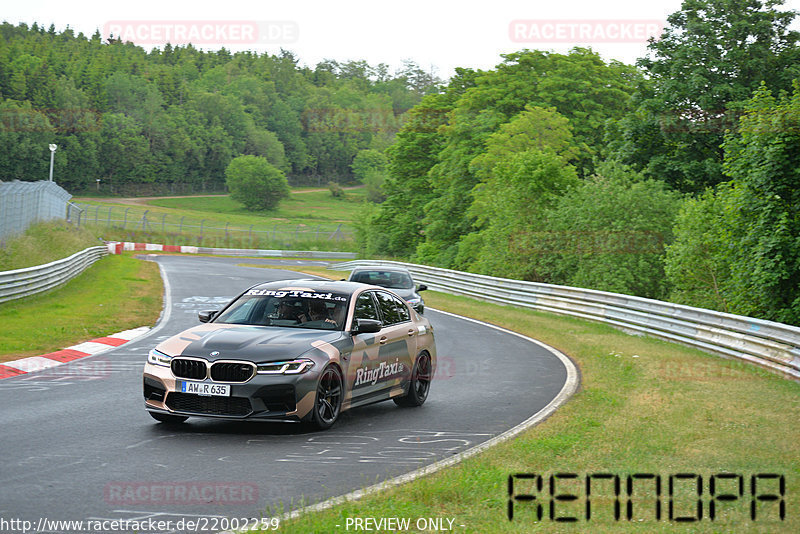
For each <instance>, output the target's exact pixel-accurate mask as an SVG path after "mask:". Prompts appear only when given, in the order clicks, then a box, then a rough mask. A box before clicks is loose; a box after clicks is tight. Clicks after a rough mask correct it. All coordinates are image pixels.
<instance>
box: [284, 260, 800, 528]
mask: <svg viewBox="0 0 800 534" xmlns="http://www.w3.org/2000/svg"><path fill="white" fill-rule="evenodd" d="M297 270H301V271H304V272H308V273H310V274H319V275H323V276H329V277H334V278H338V277H339V276H338V273H331V271H323V270H318V269H307V268H299V269H297ZM425 300H426V304H427V305H428V306H431V307H434V308H438V309H442V310H447V311H451V312H453V313H458V314H461V315H464V316H468V317H474V318H476V319H480V320H483V321H486V322H490V323H493V324H497V325H500V326H503V327H506V328H509V329H511V330H514V331H517V332H520V333H523V334H525V335H528V336H531V337H534V338H536V339H539V340H542V341H544V342H545V343H548V344H550V345H552V346H554V347H556V348H558V349H559V350H561V351H563V352H565V353H566V354H568V355H570V357H572V358H573V359H574V361H575V362H576V363H577V364H578V365H579V367H580V369H581V374H582V384H581V390H580V391H579V392H578V393H577V394H575V396H574V397H573V398H572V399H571V400H570V401H569V402H568V403H567V404H566V405H565V406H563V407H561V408H560V409H559V410H558V411H557V412H556V413H555V414H554V415H553V416H551V417H550V418H549V419H548V420H547V421H545V422H544V423H542V424H540V425H538V426H537V427H535V428H533V429H531V430H529V431H527V432H525V433H523V434H522V435H521V436H519V437H518V438H516V439H514V440H512V441H510V442H507V443H504V444H501V445H499V446H497V447H494V448H492V449H491V450H489V451H488V452H485V453H483V454H481V455H478V456H476V457H473V458H471V459H468V460H466V461H465V462H463V463H462V464H460V465H458V466H456V467H454V468H450V469H446V470H444V471H440V472H438V473H436V474H434V475H432V476H428V477H425V478H422V479H418V480H416V481H414V482H412V483H409V484H404V485H402V486H399V487H397V488H393V489H390V490H387V491H384V492H381V493H379V494H375V495H371V496H368V497H365V498H363V499H361V500H359V501H355V502H351V503H347V504H344V505H339V506H336V507H333V508H331V509H329V510H326V511H323V512H317V513H309V514H305V515H303V516H301V517H300V518H298V519H295V520H291V521H286V522H284V523H283V524H282V525H281V527H282V529H283V530H285V531H287V532H346V531H347V530H348V529H347V519H348V518H350V519H353V518H361V519H364V518H373V519H377V520H379V519H380V518H410V520H411V521H410V528H409V529H408V531H414V532H416V531H424V530H425V529H424V528H420V526H425V525H423V524H421V523H419V524H418V523H416V521H417V520H418V519H420V518H447V519H453V520H454V522H453V525H454V529H455V531H457V532H481V533H492V532H498V533H499V532H503V533H505V532H556V531H557V532H587V531H592V532H643V531H645V530H646V531H647V532H676V531H677V532H701V533H702V532H733V531H736V532H800V514H798V512H797V509H796V507H793V506H789V505H790V504H791V503H792V502H796V499H797V495H798V494H800V425H798V424H797V414H798V413H800V384H798V383H796V382H791V381H788V380H785V379H782V378H780V377H778V376H775V375H773V374H771V373H768V372H766V371H763V370H761V369H758V368H756V367H754V366H751V365H747V364H744V363H741V362H736V361H729V360H724V359H722V358H719V357H717V356H713V355H709V354H706V353H703V352H701V351H698V350H695V349H691V348H688V347H683V346H681V345H676V344H673V343H667V342H664V341H661V340H657V339H654V338H648V337H638V336H630V335H627V334H624V333H622V332H620V331H618V330H615V329H613V328H611V327H609V326H607V325H603V324H599V323H592V322H589V321H583V320H578V319H572V318H566V317H560V316H556V315H550V314H544V313H539V312H535V311H528V310H522V309H519V308H512V307H504V306H497V305H494V304H490V303H484V302H479V301H476V300H473V299H469V298H464V297H456V296H451V295H445V294H441V293H436V292H433V291H428V292H426V293H425ZM489 357H490V358H491V357H500V356H499V355H489ZM479 378H480V377H478V379H479ZM488 378H489V377H487V379H488ZM531 387H535V384H532V385H531ZM434 388H435V383H434ZM518 473H536V474H539V475H544V478H543V489H542V491H541V492H538V490H537V488H536V487H535V486H534V484H532V483H531V482H530V481H524V480H517V481H516V485H515V490H514V492H515V495H519V494H521V493H528V494H535V495H536V496H537V499H538V500H537V501H532V502H522V501H516V502H514V520H513V521H509V519H508V516H507V513H508V504H509V498H508V479H509V476H510V475H515V474H518ZM557 473H575V474H577V475H578V478H577V479H575V480H567V479H562V480H561V481H560V482H557V484H559V485H558V487H557V489H556V493H559V494H562V495H563V494H573V495H577V496H578V499H576V500H574V501H569V502H568V501H558V502H556V508H555V516H554V517H576V518H578V521H577V522H575V523H566V522H558V521H556V520H555V519H553V518H551V517H550V515H549V514H550V508H549V503H550V502H551V500H552V499H551V497H550V495H549V493H548V490H549V486H548V483H549V479H548V476H549V475H553V474H557ZM599 473H607V474H612V475H617V476H619V477H620V480H621V494H620V498H619V502H620V503H621V519H620V520H616V519H615V517H614V511H613V510H614V501H615V499H614V492H613V488H612V485H611V482H612V481H613V479H612V481H605V482H603V481H600V480H599V479H594V480H593V490H592V497H591V503H592V510H593V513H592V517H591V519H590V520H588V521H587V520H586V519H585V513H586V511H585V510H586V502H587V498H586V491H585V480H586V477H587V476H588V475H592V474H599ZM648 473H649V474H654V475H659V476H660V477H661V482H662V486H661V494H660V497H657V496H656V493H655V487H654V486H655V484H654V480H649V481H643V479H637V482H636V485H635V490H634V496H633V498H632V500H631V503H632V505H633V520H632V521H628V520H626V504H627V494H626V493H625V492H626V488H625V484H626V477H627V476H628V475H634V474H648ZM691 473H694V474H697V475H700V476H702V491H703V493H702V495H701V496H700V497H699V501H700V502H702V506H703V509H702V512H703V519H702V520H700V521H696V522H693V523H689V522H680V521H676V520H675V519H676V518H678V517H690V516H694V515H696V513H697V502H698V496H697V493H696V484H697V479H696V478H695V479H674V481H677V482H676V484H675V487H674V494H673V496H672V504H673V509H672V512H671V513H672V516H673V519H672V520H670V495H669V478H670V476H671V475H677V474H691ZM719 473H727V474H739V475H742V476H743V478H742V483H743V484H742V495H741V496H740V497H738V498H737V499H736V500H734V501H730V502H723V501H716V502H715V519H714V520H713V521H712V520H711V519H710V508H709V505H710V502H711V497H710V492H709V490H710V477H711V476H712V475H716V474H719ZM763 473H776V474H780V475H783V476H784V477H785V481H786V487H785V497H784V499H785V500H784V502H785V504H786V505H787V507H786V516H785V520H783V521H781V520H780V518H779V513H780V512H779V506H780V502H779V501H763V500H758V499H756V500H755V503H756V505H755V506H756V508H755V509H756V514H757V515H756V520H755V521H753V520H752V519H751V516H750V514H751V503H752V502H753V498H752V496H751V476H752V475H758V474H763ZM737 480H738V479H724V480H723V479H717V480H716V482H717V486H716V492H717V495H719V494H720V493H728V494H733V495H736V494H737V492H738V482H737ZM759 484H760V486H758V488H760V489H758V490H757V494H762V493H763V494H767V493H776V494H777V493H779V486H778V481H777V480H773V481H766V480H760V481H759ZM656 500H658V502H660V503H661V519H660V520H656V516H655V513H656V509H655V502H656ZM537 504H542V505H543V517H542V520H541V521H539V520H538V516H537ZM445 524H447V523H446V522H445ZM462 525H463V526H462ZM351 529H352V523H351ZM385 531H387V530H384V532H385ZM399 531H403V530H402V529H400V530H399Z"/></svg>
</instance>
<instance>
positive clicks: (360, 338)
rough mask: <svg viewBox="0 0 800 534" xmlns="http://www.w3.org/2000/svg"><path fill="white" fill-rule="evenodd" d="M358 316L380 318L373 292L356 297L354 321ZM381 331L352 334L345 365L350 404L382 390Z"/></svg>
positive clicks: (366, 399)
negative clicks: (347, 359)
mask: <svg viewBox="0 0 800 534" xmlns="http://www.w3.org/2000/svg"><path fill="white" fill-rule="evenodd" d="M358 319H373V320H377V321H380V320H381V315H380V313H379V312H378V302H377V301H376V299H375V296H374V291H364V292H362V293H360V294H359V295H357V296H356V301H355V304H354V310H353V323H354V324H355V321H356V320H358ZM381 335H382V332H378V333H375V334H356V335H354V336H353V339H352V340H353V350H352V352H351V354H350V363H349V364H348V366H347V371H346V380H347V391H348V395H347V396H346V397H345V401H347V397H348V396H349V397H350V399H351V402H352V404H353V405H357V404H360V403H362V402H366V401H368V400H369V399H371V398H373V397H374V396H375V395H376V394H377V393H378V392H379V391H381V390H382V389H383V385H382V383H381V381H380V380H379V378H378V374H379V373H380V372H381V371H380V369H381V368H380V362H381V359H380V350H381V347H382V345H381V344H380V341H379V340H380V338H381Z"/></svg>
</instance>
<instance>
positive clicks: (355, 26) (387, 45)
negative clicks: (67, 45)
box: [0, 0, 800, 78]
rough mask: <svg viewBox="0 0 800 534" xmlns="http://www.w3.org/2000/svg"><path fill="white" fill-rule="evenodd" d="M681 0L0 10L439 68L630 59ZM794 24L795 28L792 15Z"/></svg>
mask: <svg viewBox="0 0 800 534" xmlns="http://www.w3.org/2000/svg"><path fill="white" fill-rule="evenodd" d="M9 4H10V5H9ZM680 4H681V2H680V0H652V1H646V2H643V1H641V0H609V1H607V2H598V1H597V0H564V1H553V0H549V1H540V0H528V1H519V0H485V1H483V2H468V1H460V2H458V1H442V0H399V1H396V2H388V1H385V0H384V1H381V0H371V1H364V0H337V1H331V0H327V1H324V0H282V1H274V0H226V1H224V2H218V3H217V2H202V1H193V2H185V1H181V0H173V1H170V0H158V1H154V0H137V1H133V2H121V3H112V2H109V1H108V0H103V1H99V0H91V1H80V0H75V1H64V0H60V1H55V0H22V1H20V0H17V1H15V2H13V3H12V2H8V3H7V5H4V6H3V10H2V14H0V18H2V20H5V21H7V22H11V23H13V24H17V23H19V22H26V23H28V24H32V23H33V22H38V23H39V24H44V25H45V26H49V25H50V24H51V23H53V24H55V25H56V28H58V29H59V30H63V29H64V28H65V27H67V26H69V27H71V28H73V29H74V30H75V31H76V32H78V31H80V32H83V33H84V34H87V35H91V34H92V33H94V32H95V30H100V31H101V33H103V34H104V36H106V34H107V32H108V31H110V29H111V28H114V29H117V30H118V31H119V30H120V29H121V30H122V31H124V32H127V33H128V35H129V36H130V35H134V36H136V37H137V38H134V39H131V40H133V41H134V42H137V41H138V42H137V44H141V45H142V46H143V47H144V48H146V49H150V48H152V47H153V46H156V45H160V44H161V43H160V42H159V41H165V40H166V38H165V37H164V36H165V35H166V34H168V33H169V32H172V33H171V35H174V34H175V32H188V33H192V32H193V33H192V34H193V35H194V36H195V39H193V42H197V38H196V36H197V35H201V39H202V37H203V36H204V37H206V38H207V41H208V42H205V43H203V44H201V45H200V46H199V47H200V48H204V49H216V48H219V47H220V46H222V45H225V46H226V48H228V49H231V50H243V49H250V50H257V51H259V52H265V51H266V52H270V53H275V52H277V51H278V50H279V49H280V48H281V47H283V48H286V49H288V50H291V51H293V52H294V53H295V54H296V55H297V56H298V57H299V58H300V61H301V63H302V64H306V65H309V66H312V67H313V66H314V65H315V64H316V63H317V62H319V61H321V60H323V59H335V60H337V61H346V60H350V59H365V60H367V61H368V62H369V63H370V64H373V65H375V64H377V63H381V62H382V63H387V64H389V65H390V66H391V67H392V70H394V69H395V68H396V67H398V66H400V65H401V64H402V61H403V60H404V59H411V60H414V61H416V62H417V63H418V64H419V65H420V66H421V67H423V68H425V69H426V70H428V69H430V68H431V67H433V68H435V69H436V72H437V73H438V75H439V76H440V77H442V78H446V77H448V76H450V75H451V74H452V73H453V69H454V68H455V67H472V68H480V69H488V68H492V67H493V66H494V65H496V64H497V63H499V62H500V61H501V58H500V54H502V53H507V52H512V51H515V50H519V49H522V48H536V49H541V50H555V51H558V52H564V51H567V50H569V49H570V48H571V47H572V46H576V45H580V46H591V47H592V48H593V49H594V50H596V51H598V52H599V53H600V54H601V55H602V56H603V57H604V58H606V59H611V58H614V59H618V60H620V61H624V62H626V63H633V62H634V61H635V60H636V58H638V57H641V56H643V55H644V54H645V53H646V37H647V34H648V32H649V28H651V27H652V25H653V24H654V23H660V24H663V22H664V20H665V19H666V17H667V15H669V14H670V13H672V12H674V11H677V10H678V9H679V8H680ZM785 9H800V0H789V1H788V2H786V3H785ZM794 27H795V28H800V23H795V25H794ZM209 32H216V33H213V34H212V33H209ZM253 32H255V33H256V35H253ZM250 37H252V39H250ZM248 39H249V40H248ZM171 40H172V39H171ZM215 41H223V42H222V43H219V42H215ZM242 41H247V42H245V43H243V42H242ZM173 42H174V40H173Z"/></svg>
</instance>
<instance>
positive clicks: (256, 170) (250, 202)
mask: <svg viewBox="0 0 800 534" xmlns="http://www.w3.org/2000/svg"><path fill="white" fill-rule="evenodd" d="M225 184H226V185H227V186H228V190H229V191H230V192H231V198H232V199H233V200H235V201H237V202H240V203H242V204H243V205H244V207H245V208H247V209H248V210H271V209H275V208H276V207H277V206H278V203H279V202H280V201H281V200H283V199H284V198H287V197H288V196H289V183H288V182H287V181H286V175H285V174H283V171H282V170H280V169H278V168H277V167H275V166H274V165H272V164H270V162H269V161H267V159H266V158H260V157H258V156H239V157H238V158H234V159H233V160H232V161H231V162H230V163H229V164H228V167H227V168H226V169H225Z"/></svg>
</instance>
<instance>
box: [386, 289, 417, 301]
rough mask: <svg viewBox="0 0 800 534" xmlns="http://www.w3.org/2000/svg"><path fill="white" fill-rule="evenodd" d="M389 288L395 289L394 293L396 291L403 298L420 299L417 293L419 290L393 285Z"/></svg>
mask: <svg viewBox="0 0 800 534" xmlns="http://www.w3.org/2000/svg"><path fill="white" fill-rule="evenodd" d="M389 290H390V291H393V292H394V293H396V294H397V296H398V297H400V298H402V299H403V300H409V299H418V298H419V295H417V292H416V291H415V290H414V289H413V288H412V289H395V288H393V287H390V288H389Z"/></svg>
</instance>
